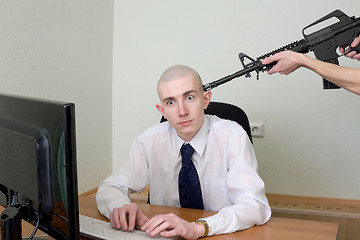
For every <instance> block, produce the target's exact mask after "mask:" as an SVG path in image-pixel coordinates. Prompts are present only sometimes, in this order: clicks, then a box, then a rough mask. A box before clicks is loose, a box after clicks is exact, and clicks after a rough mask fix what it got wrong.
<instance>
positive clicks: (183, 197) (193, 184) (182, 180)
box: [179, 144, 204, 209]
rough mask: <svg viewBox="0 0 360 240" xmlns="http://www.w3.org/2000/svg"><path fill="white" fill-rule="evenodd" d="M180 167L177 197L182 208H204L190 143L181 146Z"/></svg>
mask: <svg viewBox="0 0 360 240" xmlns="http://www.w3.org/2000/svg"><path fill="white" fill-rule="evenodd" d="M180 151H181V156H182V167H181V170H180V172H179V197H180V204H181V207H183V208H195V209H204V203H203V199H202V195H201V186H200V181H199V176H198V174H197V171H196V168H195V166H194V163H193V161H192V160H191V156H192V155H193V153H194V149H193V148H192V147H191V145H190V144H185V145H183V146H182V147H181V149H180Z"/></svg>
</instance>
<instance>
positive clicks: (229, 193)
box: [96, 115, 271, 235]
mask: <svg viewBox="0 0 360 240" xmlns="http://www.w3.org/2000/svg"><path fill="white" fill-rule="evenodd" d="M183 143H184V141H183V140H182V139H181V138H180V137H178V135H177V134H176V132H175V130H174V129H173V128H172V127H171V126H170V125H169V123H168V122H164V123H161V124H157V125H155V126H153V127H150V128H149V129H147V130H146V131H145V132H144V133H143V134H141V135H139V136H137V137H136V138H135V140H134V142H133V144H132V147H131V153H130V160H129V161H126V162H125V163H124V165H123V166H122V168H121V169H120V171H119V172H118V173H117V174H113V175H112V176H110V177H109V178H107V179H106V180H105V181H103V182H102V183H101V184H100V186H99V189H98V192H97V196H96V200H97V205H98V209H99V211H100V212H101V213H102V214H103V215H105V216H106V217H109V215H110V213H111V212H112V210H113V209H114V208H117V207H121V206H122V205H124V204H126V203H130V200H129V197H128V195H129V194H130V193H132V192H141V191H143V189H144V188H145V187H146V186H148V185H150V203H151V204H158V205H166V206H175V207H180V200H179V193H178V174H179V171H180V169H181V164H182V161H181V154H180V148H181V146H182V145H183ZM190 144H191V146H192V147H193V148H194V149H195V152H194V154H193V157H192V159H193V161H194V165H195V167H196V169H197V171H198V175H199V179H200V184H201V189H202V195H203V200H204V209H205V210H213V211H219V212H218V213H217V214H215V215H214V216H211V217H207V218H204V219H205V220H206V221H207V223H208V224H209V235H214V234H222V233H231V232H235V231H238V230H242V229H246V228H249V227H251V226H253V225H256V224H257V225H261V224H264V223H266V222H267V221H268V220H269V218H270V216H271V209H270V206H269V203H268V201H267V198H266V196H265V187H264V182H263V181H262V179H261V178H260V176H259V175H258V173H257V167H258V164H257V161H256V157H255V153H254V149H253V146H252V144H251V142H250V140H249V137H248V135H247V134H246V132H245V131H244V129H243V128H242V127H241V126H240V125H239V124H237V123H235V122H232V121H228V120H223V119H220V118H218V117H216V116H211V115H205V120H204V124H203V126H202V128H201V129H200V130H199V132H198V133H197V134H196V136H195V137H194V138H193V139H192V140H191V141H190Z"/></svg>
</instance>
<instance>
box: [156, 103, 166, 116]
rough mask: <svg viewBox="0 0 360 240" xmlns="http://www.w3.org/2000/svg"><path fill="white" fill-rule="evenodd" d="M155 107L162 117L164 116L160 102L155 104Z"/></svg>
mask: <svg viewBox="0 0 360 240" xmlns="http://www.w3.org/2000/svg"><path fill="white" fill-rule="evenodd" d="M156 109H157V110H158V111H159V112H160V113H161V115H163V116H164V118H166V117H165V115H164V110H163V106H162V104H161V103H158V104H156Z"/></svg>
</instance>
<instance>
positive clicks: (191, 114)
mask: <svg viewBox="0 0 360 240" xmlns="http://www.w3.org/2000/svg"><path fill="white" fill-rule="evenodd" d="M158 94H159V98H160V101H161V103H159V104H157V105H156V108H157V109H158V110H159V112H160V113H161V114H162V115H163V116H164V117H165V118H166V119H167V120H168V122H169V123H170V125H171V126H172V127H173V128H174V129H175V130H176V133H177V134H178V135H179V137H180V138H181V139H183V140H184V141H190V140H191V139H192V138H193V137H194V136H195V135H196V133H197V132H198V131H199V130H200V128H201V127H202V125H203V122H204V109H206V108H207V106H208V104H209V102H210V98H211V92H204V91H203V90H202V86H201V84H199V82H198V81H196V80H195V79H194V78H193V76H192V75H191V74H187V75H186V76H184V77H181V78H177V79H174V80H171V81H168V82H160V83H159V85H158Z"/></svg>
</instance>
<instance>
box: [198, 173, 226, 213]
mask: <svg viewBox="0 0 360 240" xmlns="http://www.w3.org/2000/svg"><path fill="white" fill-rule="evenodd" d="M204 199H205V201H204V203H205V206H204V207H205V209H207V210H212V211H219V210H220V209H222V208H224V207H226V206H230V205H231V202H230V199H229V194H228V188H227V184H226V178H216V179H213V178H211V179H210V178H207V179H204Z"/></svg>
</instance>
